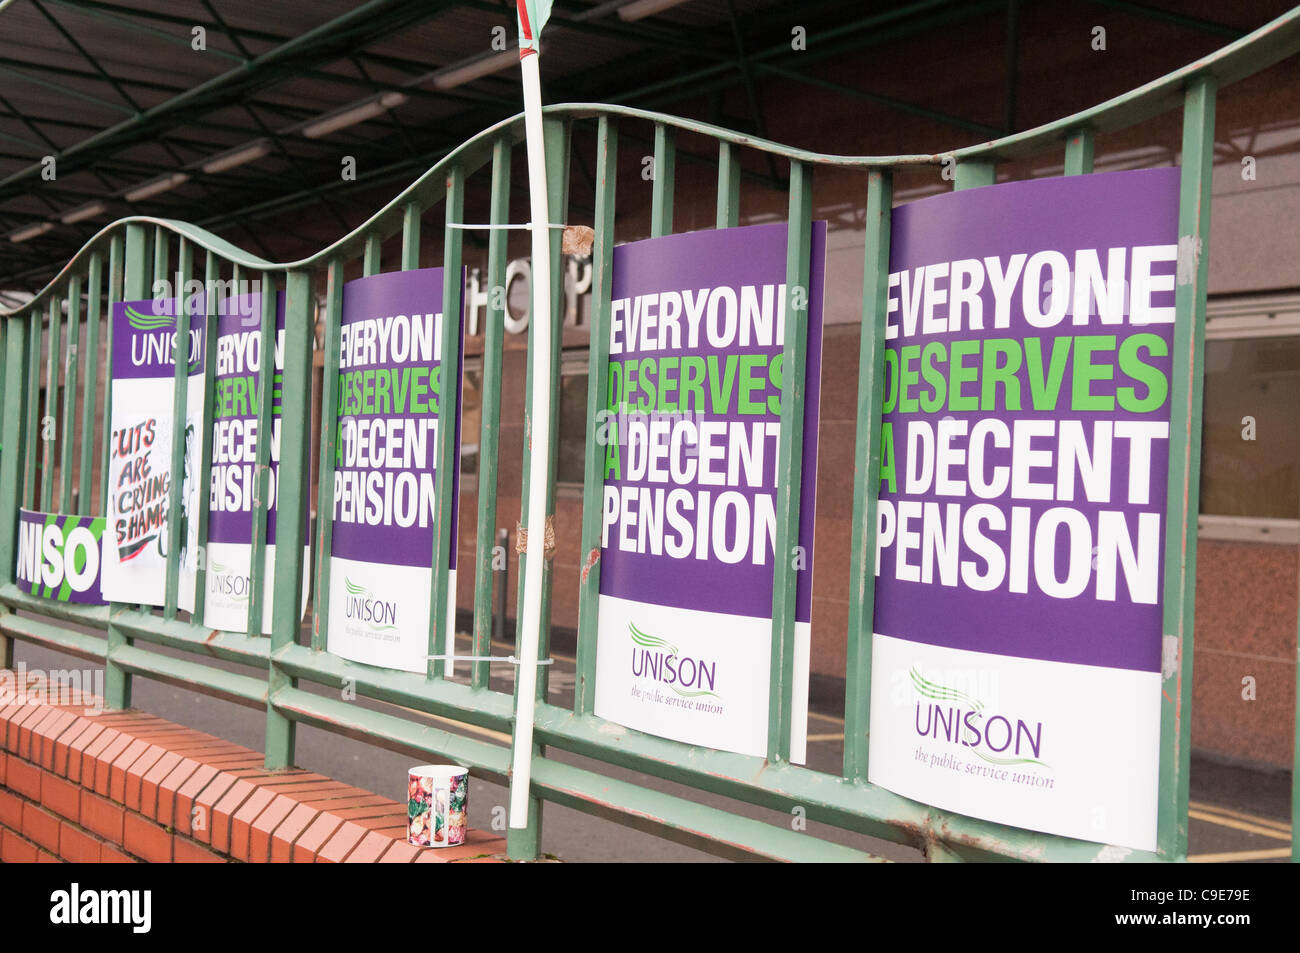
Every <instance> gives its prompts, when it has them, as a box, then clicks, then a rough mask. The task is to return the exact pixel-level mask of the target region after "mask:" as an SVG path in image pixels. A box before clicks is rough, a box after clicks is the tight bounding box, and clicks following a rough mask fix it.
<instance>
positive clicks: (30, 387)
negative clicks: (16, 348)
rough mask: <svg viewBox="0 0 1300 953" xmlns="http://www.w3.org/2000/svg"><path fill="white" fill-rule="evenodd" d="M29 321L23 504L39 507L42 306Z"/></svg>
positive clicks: (33, 313) (29, 507)
mask: <svg viewBox="0 0 1300 953" xmlns="http://www.w3.org/2000/svg"><path fill="white" fill-rule="evenodd" d="M28 325H29V326H28V329H27V331H28V341H29V342H30V343H29V344H28V348H27V382H26V383H27V427H26V431H27V437H26V439H25V441H24V447H25V452H24V454H23V475H24V478H23V505H24V506H25V507H27V508H28V509H35V508H36V505H37V501H38V500H39V497H38V496H37V487H36V457H37V454H38V448H39V447H40V446H41V444H40V431H39V430H38V429H37V425H38V423H39V422H40V416H41V414H40V406H41V404H40V396H41V336H42V334H43V333H44V328H45V323H44V322H43V321H42V320H41V312H40V311H39V310H38V309H33V310H32V313H31V314H30V315H29V316H28Z"/></svg>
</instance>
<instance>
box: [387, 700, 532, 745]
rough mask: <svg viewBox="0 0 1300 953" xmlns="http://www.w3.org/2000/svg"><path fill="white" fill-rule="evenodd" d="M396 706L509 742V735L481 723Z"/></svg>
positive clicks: (473, 732) (446, 723)
mask: <svg viewBox="0 0 1300 953" xmlns="http://www.w3.org/2000/svg"><path fill="white" fill-rule="evenodd" d="M397 707H398V708H401V709H403V710H404V711H409V712H414V713H415V714H417V715H423V716H424V717H425V718H432V719H433V720H434V721H440V722H442V723H443V724H445V725H453V726H455V727H457V728H462V729H464V730H465V731H468V732H470V733H471V734H475V735H482V736H483V737H485V738H494V739H496V740H497V741H504V742H505V743H506V744H510V742H511V738H510V736H509V735H507V734H505V733H504V732H501V731H493V730H492V729H491V728H484V727H482V726H481V725H471V724H470V723H469V722H467V721H457V720H456V719H455V718H447V717H446V716H444V715H431V714H429V712H427V711H420V709H418V708H408V707H407V706H406V705H398V706H397Z"/></svg>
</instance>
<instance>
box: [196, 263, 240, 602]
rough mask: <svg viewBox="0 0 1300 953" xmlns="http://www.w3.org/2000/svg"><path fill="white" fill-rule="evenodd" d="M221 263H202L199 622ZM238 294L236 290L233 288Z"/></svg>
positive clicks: (204, 567) (205, 568)
mask: <svg viewBox="0 0 1300 953" xmlns="http://www.w3.org/2000/svg"><path fill="white" fill-rule="evenodd" d="M220 269H221V263H220V261H219V260H218V258H217V256H216V255H215V254H213V253H212V252H208V253H207V255H206V257H205V259H204V262H203V305H202V312H201V313H202V314H203V335H204V339H205V344H204V348H203V353H204V355H205V362H204V365H203V415H202V418H201V419H202V427H203V433H202V434H201V435H200V436H199V438H198V440H197V441H195V443H196V444H197V445H198V446H199V447H201V448H202V452H201V453H200V455H199V456H200V459H201V460H202V461H203V465H202V466H201V467H199V474H198V479H199V512H198V514H197V517H196V518H197V519H198V521H199V523H198V531H197V538H198V541H199V554H200V558H199V559H198V560H197V563H196V566H195V577H194V619H195V621H197V622H198V623H199V624H200V625H201V624H202V623H203V611H204V607H205V604H206V601H207V592H208V588H207V585H208V584H207V576H208V560H207V551H208V518H209V515H210V512H209V511H210V507H211V503H212V494H211V490H210V487H211V486H212V483H211V481H212V433H213V427H214V424H215V419H214V418H215V407H216V399H217V388H216V378H217V358H216V355H217V336H218V333H219V332H220V330H221V321H220V317H219V315H220V307H219V306H218V304H217V301H216V288H217V284H216V282H217V280H218V279H219V278H220V277H221V274H220ZM237 287H238V286H236V288H237ZM236 293H238V291H236Z"/></svg>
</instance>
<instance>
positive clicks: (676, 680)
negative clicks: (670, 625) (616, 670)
mask: <svg viewBox="0 0 1300 953" xmlns="http://www.w3.org/2000/svg"><path fill="white" fill-rule="evenodd" d="M627 628H628V633H629V634H630V635H631V637H632V642H633V646H632V674H633V675H635V676H636V677H638V678H640V677H642V676H644V677H646V678H653V679H654V680H655V681H657V682H661V683H662V684H664V685H667V686H668V687H669V688H671V689H672V690H673V691H674V692H676V693H677V694H678V695H680V696H681V697H683V698H699V697H701V696H704V695H709V696H712V697H714V698H717V697H719V696H718V693H717V692H715V691H713V686H714V684H715V683H716V681H717V674H718V673H717V669H718V663H717V662H704V661H701V660H700V659H694V658H691V657H690V656H689V655H686V656H683V655H682V654H681V652H679V651H678V650H677V646H675V645H670V644H668V642H667V641H665V640H664V639H661V638H659V636H657V635H650V634H648V633H646V632H642V631H641V630H640V629H638V628H637V627H636V626H635V625H634V624H632V623H631V622H629V623H628V625H627ZM706 686H707V687H706Z"/></svg>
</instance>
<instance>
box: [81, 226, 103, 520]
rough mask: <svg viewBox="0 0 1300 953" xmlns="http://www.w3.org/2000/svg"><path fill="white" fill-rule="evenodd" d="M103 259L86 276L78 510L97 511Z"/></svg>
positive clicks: (95, 255)
mask: <svg viewBox="0 0 1300 953" xmlns="http://www.w3.org/2000/svg"><path fill="white" fill-rule="evenodd" d="M103 292H104V255H103V253H102V252H92V253H91V255H90V267H89V269H88V270H87V272H86V351H85V354H84V355H83V362H84V363H85V365H86V378H85V382H84V383H83V384H82V388H81V462H80V466H79V468H78V474H77V493H78V498H77V510H78V512H80V513H84V514H87V515H89V514H92V513H94V512H95V507H94V495H95V494H94V487H93V485H92V484H93V480H94V466H95V397H96V395H97V393H98V392H99V323H100V321H101V320H102V318H103V297H102V296H103Z"/></svg>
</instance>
